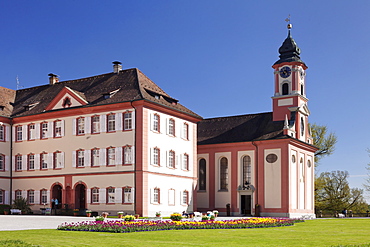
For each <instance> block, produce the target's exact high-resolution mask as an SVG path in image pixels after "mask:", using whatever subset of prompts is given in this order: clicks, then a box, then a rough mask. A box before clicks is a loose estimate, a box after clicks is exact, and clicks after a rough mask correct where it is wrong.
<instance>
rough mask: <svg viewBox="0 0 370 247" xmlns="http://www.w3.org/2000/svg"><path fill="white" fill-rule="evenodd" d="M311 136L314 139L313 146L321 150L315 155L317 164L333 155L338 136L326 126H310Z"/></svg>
mask: <svg viewBox="0 0 370 247" xmlns="http://www.w3.org/2000/svg"><path fill="white" fill-rule="evenodd" d="M309 127H310V130H311V136H312V138H313V145H314V146H316V147H318V148H319V150H317V151H316V153H315V163H316V164H317V163H318V161H319V160H320V159H321V158H323V157H325V156H329V155H331V154H333V152H334V150H335V144H336V143H337V136H336V135H335V134H334V133H332V132H330V133H328V128H327V126H325V125H317V124H315V123H314V124H310V125H309Z"/></svg>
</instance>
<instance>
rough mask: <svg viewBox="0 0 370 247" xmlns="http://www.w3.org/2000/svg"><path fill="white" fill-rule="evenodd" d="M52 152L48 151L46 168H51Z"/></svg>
mask: <svg viewBox="0 0 370 247" xmlns="http://www.w3.org/2000/svg"><path fill="white" fill-rule="evenodd" d="M53 156H54V154H53V153H48V156H47V161H48V168H49V169H53Z"/></svg>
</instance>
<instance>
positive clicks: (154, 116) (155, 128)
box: [153, 114, 160, 132]
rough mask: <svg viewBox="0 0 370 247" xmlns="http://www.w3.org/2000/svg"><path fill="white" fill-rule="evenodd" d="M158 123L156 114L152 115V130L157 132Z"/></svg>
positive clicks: (158, 119)
mask: <svg viewBox="0 0 370 247" xmlns="http://www.w3.org/2000/svg"><path fill="white" fill-rule="evenodd" d="M159 123H160V118H159V115H158V114H154V115H153V130H154V131H157V132H159V130H160V128H159V126H160V125H159Z"/></svg>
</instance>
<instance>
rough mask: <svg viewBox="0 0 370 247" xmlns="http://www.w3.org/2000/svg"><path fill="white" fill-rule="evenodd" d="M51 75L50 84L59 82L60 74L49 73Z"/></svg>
mask: <svg viewBox="0 0 370 247" xmlns="http://www.w3.org/2000/svg"><path fill="white" fill-rule="evenodd" d="M48 76H49V84H50V85H54V84H55V83H58V82H59V79H58V75H55V74H53V73H50V74H48Z"/></svg>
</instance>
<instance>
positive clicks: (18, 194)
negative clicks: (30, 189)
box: [15, 190, 23, 200]
mask: <svg viewBox="0 0 370 247" xmlns="http://www.w3.org/2000/svg"><path fill="white" fill-rule="evenodd" d="M15 199H18V200H19V199H23V196H22V191H21V190H17V191H15Z"/></svg>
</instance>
